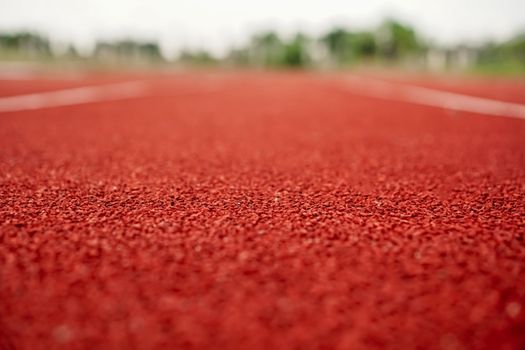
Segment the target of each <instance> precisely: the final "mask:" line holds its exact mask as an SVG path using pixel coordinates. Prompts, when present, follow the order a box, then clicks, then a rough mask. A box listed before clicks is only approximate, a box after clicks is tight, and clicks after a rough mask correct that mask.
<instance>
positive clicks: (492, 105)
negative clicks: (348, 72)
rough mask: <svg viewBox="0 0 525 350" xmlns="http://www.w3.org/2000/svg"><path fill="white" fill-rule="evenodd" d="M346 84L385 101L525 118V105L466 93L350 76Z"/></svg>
mask: <svg viewBox="0 0 525 350" xmlns="http://www.w3.org/2000/svg"><path fill="white" fill-rule="evenodd" d="M345 81H346V82H347V84H345V87H346V88H347V90H348V91H351V92H353V93H355V94H359V95H363V96H368V97H374V98H379V99H384V100H391V101H401V102H409V103H414V104H419V105H425V106H432V107H439V108H445V109H451V110H456V111H462V112H472V113H479V114H485V115H492V116H498V117H509V118H519V119H525V105H523V104H519V103H513V102H504V101H498V100H492V99H489V98H483V97H475V96H470V95H463V94H458V93H453V92H448V91H442V90H436V89H429V88H424V87H419V86H414V85H408V84H403V83H391V82H386V81H383V80H379V79H374V78H365V77H359V76H351V77H348V78H347V79H346V80H345Z"/></svg>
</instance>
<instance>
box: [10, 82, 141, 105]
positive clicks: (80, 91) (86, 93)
mask: <svg viewBox="0 0 525 350" xmlns="http://www.w3.org/2000/svg"><path fill="white" fill-rule="evenodd" d="M146 88H147V86H146V84H145V83H144V82H141V81H131V82H125V83H113V84H107V85H97V86H84V87H78V88H70V89H64V90H56V91H49V92H40V93H34V94H27V95H18V96H8V97H0V112H15V111H24V110H32V109H41V108H50V107H61V106H71V105H77V104H83V103H93V102H103V101H115V100H123V99H130V98H136V97H140V96H144V95H145V93H146V90H147V89H146Z"/></svg>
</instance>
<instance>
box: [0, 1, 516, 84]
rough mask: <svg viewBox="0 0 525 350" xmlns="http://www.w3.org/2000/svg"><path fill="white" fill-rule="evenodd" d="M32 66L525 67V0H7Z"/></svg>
mask: <svg viewBox="0 0 525 350" xmlns="http://www.w3.org/2000/svg"><path fill="white" fill-rule="evenodd" d="M32 65H46V66H49V67H54V66H58V67H60V68H61V69H65V68H67V67H71V68H78V67H92V68H93V67H95V68H108V69H115V68H137V67H138V68H143V67H151V68H158V67H161V68H177V69H179V68H191V67H224V68H244V67H246V68H259V69H292V68H293V69H319V70H327V69H347V68H362V67H373V68H395V69H403V70H405V69H407V70H416V71H431V72H474V73H490V74H506V75H525V1H523V0H456V1H453V0H441V1H429V0H367V1H362V0H357V1H356V0H346V1H345V0H311V1H296V0H292V1H278V0H267V1H261V2H248V1H240V0H225V1H212V0H194V1H183V0H175V1H170V0H150V1H139V0H107V1H103V0H91V1H74V0H48V1H42V0H0V66H1V67H4V68H5V67H7V68H6V69H10V70H13V69H15V68H16V67H27V66H32ZM4 70H5V69H4Z"/></svg>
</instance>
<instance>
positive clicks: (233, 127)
mask: <svg viewBox="0 0 525 350" xmlns="http://www.w3.org/2000/svg"><path fill="white" fill-rule="evenodd" d="M129 82H135V83H136V84H137V85H133V86H135V87H137V86H138V88H137V90H133V89H134V88H132V89H131V90H132V92H129V96H123V95H122V96H119V93H115V90H119V91H121V89H120V88H119V89H113V90H111V91H113V92H112V93H113V95H111V94H112V93H109V92H108V91H110V90H107V87H108V86H109V87H110V86H113V87H114V86H116V85H112V84H115V83H119V84H120V83H126V84H127V83H129ZM369 82H372V83H370V84H369ZM374 82H377V77H375V78H373V79H368V78H362V77H360V78H359V79H353V78H352V79H346V78H345V77H344V76H334V75H328V74H325V75H320V74H306V73H266V74H262V73H214V74H211V73H192V74H177V75H166V76H161V75H142V76H139V75H136V76H123V75H114V76H86V77H83V78H80V79H64V80H60V79H58V78H55V79H53V80H46V79H40V80H38V79H29V80H23V81H17V80H5V81H0V108H2V104H3V106H4V109H6V110H4V111H3V112H0V231H1V233H0V348H2V349H3V348H5V349H54V348H57V349H102V348H114V349H123V348H126V349H152V348H170V349H176V348H188V349H191V348H194V349H332V348H334V349H370V348H389V349H412V348H420V349H520V348H523V347H524V346H525V311H524V308H525V243H524V236H525V120H524V119H523V118H520V117H516V116H515V117H512V118H507V117H504V116H496V115H483V114H480V113H471V112H468V111H464V110H463V111H462V110H451V109H446V108H440V107H439V106H429V105H425V104H418V103H413V102H414V101H407V100H403V96H405V97H406V96H408V95H406V94H405V95H403V89H404V88H406V86H412V85H404V84H415V85H418V86H423V87H426V88H429V87H430V88H437V89H441V90H446V91H449V92H455V93H462V94H469V95H473V96H477V97H482V98H487V99H491V101H492V100H498V101H508V102H512V103H515V104H524V103H525V83H523V82H516V81H514V82H507V81H493V82H487V81H484V80H480V81H475V82H472V81H469V82H465V81H456V82H455V83H453V84H448V83H447V84H445V83H443V82H442V81H436V80H431V79H426V80H425V79H419V80H418V79H412V80H410V79H404V81H402V82H401V81H399V80H395V81H393V82H391V83H389V84H394V85H388V86H389V87H388V89H390V90H388V89H387V90H388V91H386V92H385V90H384V89H383V90H381V89H380V88H379V90H381V91H380V93H381V94H383V95H382V96H377V94H376V96H374V94H375V92H378V91H379V90H378V88H377V86H379V85H377V84H376V83H374ZM135 83H133V84H135ZM367 84H368V85H367ZM374 84H376V85H374ZM395 84H398V85H395ZM365 85H367V86H368V87H366V88H365ZM86 86H99V87H100V88H94V90H95V91H98V92H97V93H96V94H91V95H89V93H87V95H86V91H85V90H83V89H80V90H75V88H78V87H86ZM104 86H105V87H106V88H103V87H104ZM117 86H120V85H117ZM374 86H375V87H374ZM381 86H383V85H381ZM392 87H393V88H392ZM71 89H73V91H76V92H74V93H73V94H72V93H71V91H72V90H71ZM97 89H98V90H97ZM104 89H106V90H104ZM131 90H130V91H131ZM50 91H55V92H56V91H69V92H68V93H66V94H65V96H66V97H64V94H61V95H60V94H59V96H58V97H57V96H56V95H46V94H43V95H38V96H40V97H39V98H36V100H35V98H34V95H31V94H35V93H37V94H40V93H43V92H50ZM79 91H80V92H79ZM89 91H91V90H89ZM374 91H375V92H374ZM92 92H93V91H92ZM21 95H22V96H26V97H25V98H26V99H25V100H24V99H22V100H20V99H15V100H13V99H10V100H6V98H9V97H14V96H18V97H20V96H21ZM27 95H29V96H33V98H32V100H31V101H33V102H32V103H34V106H33V107H34V109H25V108H24V106H25V105H24V104H25V103H27V101H29V100H27ZM110 95H111V96H112V98H109V97H108V96H110ZM53 96H54V97H53ZM68 96H69V97H68ZM86 96H91V97H92V99H95V100H97V99H99V100H98V101H90V103H81V101H82V98H85V97H86ZM104 97H108V98H107V100H105V101H104ZM75 98H76V100H75ZM51 99H54V100H53V101H55V102H53V103H54V104H55V105H49V101H50V100H51ZM66 100H67V101H69V102H70V105H60V103H59V102H60V101H62V102H64V101H66ZM2 101H3V102H2ZM6 101H8V102H6ZM9 101H10V102H9ZM13 101H14V102H13ZM17 101H18V102H17ZM34 101H37V102H34ZM38 101H40V102H38ZM42 101H44V102H42ZM57 101H59V102H57ZM67 101H66V102H67ZM75 101H77V102H75ZM39 103H40V104H39ZM46 103H47V104H48V105H47V106H46V105H45V104H46ZM7 105H9V106H11V107H10V108H11V109H12V108H13V106H15V107H16V108H18V109H17V110H11V111H8V110H7V107H5V106H7ZM39 106H40V107H39ZM16 108H15V109H16ZM496 112H497V111H496ZM496 114H498V112H497V113H496Z"/></svg>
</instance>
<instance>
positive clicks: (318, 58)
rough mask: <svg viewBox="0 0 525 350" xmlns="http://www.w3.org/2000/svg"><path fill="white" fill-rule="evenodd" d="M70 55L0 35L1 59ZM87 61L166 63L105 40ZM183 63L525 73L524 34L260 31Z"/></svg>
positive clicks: (397, 26) (39, 41)
mask: <svg viewBox="0 0 525 350" xmlns="http://www.w3.org/2000/svg"><path fill="white" fill-rule="evenodd" d="M9 55H11V56H13V55H18V56H17V57H26V58H46V57H48V58H49V57H56V56H61V57H68V58H75V59H79V58H80V57H81V55H79V54H78V53H77V51H76V50H75V48H74V47H73V46H71V45H70V46H68V48H67V50H65V51H64V52H62V53H61V54H60V55H58V54H56V53H55V52H54V50H53V49H52V45H51V43H50V41H49V40H48V39H47V38H45V37H43V36H41V35H38V34H34V33H29V32H21V33H6V34H0V59H1V58H2V57H5V56H9ZM82 59H83V60H85V61H90V62H91V61H95V62H105V63H116V64H121V63H155V64H157V63H162V62H166V63H168V62H167V60H166V59H165V58H164V56H163V55H162V51H161V49H160V47H159V45H158V44H157V43H156V42H147V41H146V42H144V41H136V40H114V41H100V42H98V43H97V44H96V46H95V48H94V50H93V51H92V52H91V53H90V54H89V55H87V56H86V55H84V56H82ZM175 61H176V62H177V63H179V64H183V65H226V66H235V67H236V66H241V67H242V66H245V67H260V68H303V67H328V68H330V67H332V68H338V67H346V66H351V65H355V64H377V65H392V64H394V65H406V66H417V67H427V68H431V69H446V68H449V67H452V68H454V67H459V68H469V67H472V66H479V67H488V68H490V67H494V68H495V69H498V68H502V67H503V68H504V67H513V69H515V70H517V71H522V72H525V33H524V34H521V35H517V36H516V37H514V38H512V39H511V40H508V41H505V42H491V43H486V44H484V45H477V46H467V45H457V46H454V47H445V48H443V47H439V46H436V45H432V44H430V43H429V42H428V41H427V40H425V39H424V38H422V37H421V36H420V35H418V33H417V32H416V31H415V30H414V28H412V27H411V26H409V25H407V24H405V23H402V22H400V21H396V20H393V19H388V20H385V21H384V22H383V23H381V24H380V25H379V26H377V27H375V28H372V29H370V30H351V29H348V28H343V27H338V28H333V29H332V30H330V31H328V32H327V33H324V34H323V35H321V36H320V37H317V38H312V37H309V36H307V35H305V34H303V33H297V34H296V35H293V36H291V37H286V38H284V37H282V36H280V35H279V34H277V33H276V32H273V31H267V32H262V33H256V34H255V35H253V36H252V37H251V38H250V40H249V41H248V42H247V43H246V44H245V45H243V46H240V47H235V48H232V49H231V50H229V52H228V53H227V54H226V55H225V56H224V57H220V58H219V57H215V56H214V55H213V54H212V53H210V52H208V51H206V50H203V49H200V50H182V52H180V54H179V56H178V57H177V59H176V60H175Z"/></svg>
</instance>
